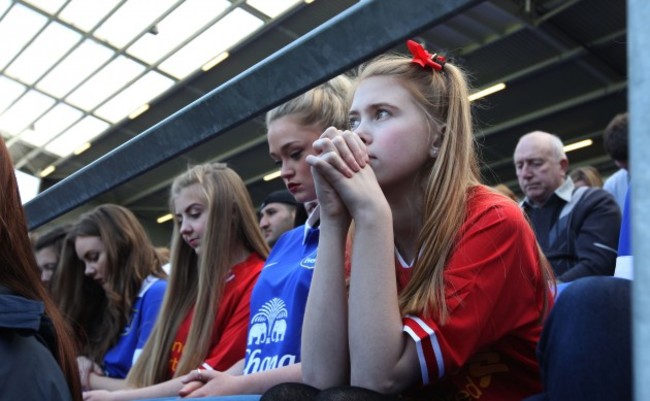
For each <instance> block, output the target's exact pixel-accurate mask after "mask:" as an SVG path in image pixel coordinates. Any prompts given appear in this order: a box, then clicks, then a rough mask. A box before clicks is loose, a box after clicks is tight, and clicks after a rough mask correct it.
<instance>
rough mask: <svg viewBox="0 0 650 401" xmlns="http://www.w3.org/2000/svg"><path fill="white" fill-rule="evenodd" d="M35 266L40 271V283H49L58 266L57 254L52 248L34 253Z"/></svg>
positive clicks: (47, 247)
mask: <svg viewBox="0 0 650 401" xmlns="http://www.w3.org/2000/svg"><path fill="white" fill-rule="evenodd" d="M34 256H36V264H37V265H38V268H39V269H40V270H41V281H43V282H44V283H47V282H49V281H50V280H51V279H52V275H53V274H54V270H56V266H57V265H58V264H59V253H58V252H57V249H56V248H55V247H54V246H46V247H45V248H42V249H40V250H38V251H36V253H35V255H34Z"/></svg>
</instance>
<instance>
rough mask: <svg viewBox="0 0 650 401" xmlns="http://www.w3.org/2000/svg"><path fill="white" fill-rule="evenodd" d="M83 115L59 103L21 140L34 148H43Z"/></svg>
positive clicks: (22, 135)
mask: <svg viewBox="0 0 650 401" xmlns="http://www.w3.org/2000/svg"><path fill="white" fill-rule="evenodd" d="M82 115H83V113H82V112H81V111H79V110H77V109H75V108H73V107H70V106H68V105H67V104H64V103H59V104H57V105H56V106H54V107H53V108H52V110H50V111H48V112H47V113H46V114H45V115H44V116H43V117H41V118H40V119H39V120H38V121H36V122H35V123H34V124H32V127H30V128H29V129H27V130H25V131H23V133H22V134H21V135H20V139H21V140H23V141H25V142H27V143H29V144H32V145H34V146H43V145H45V144H46V143H47V142H49V141H50V140H51V139H52V138H54V137H55V136H57V135H59V134H60V133H61V132H62V131H63V130H65V129H66V128H68V127H70V126H71V125H72V124H74V123H75V122H76V121H77V120H79V119H80V118H81V116H82Z"/></svg>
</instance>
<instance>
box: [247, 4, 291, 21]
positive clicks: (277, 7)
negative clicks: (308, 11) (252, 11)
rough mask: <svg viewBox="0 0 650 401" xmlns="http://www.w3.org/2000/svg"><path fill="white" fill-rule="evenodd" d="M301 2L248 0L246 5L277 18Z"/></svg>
mask: <svg viewBox="0 0 650 401" xmlns="http://www.w3.org/2000/svg"><path fill="white" fill-rule="evenodd" d="M301 1H302V0H273V1H269V0H248V1H247V2H246V3H247V4H248V5H249V6H253V7H255V8H257V9H258V10H260V11H261V12H263V13H264V14H266V15H268V16H269V17H271V18H275V17H277V16H278V15H280V14H282V13H283V12H285V11H287V10H288V9H290V8H291V7H293V6H294V5H296V4H297V3H300V2H301Z"/></svg>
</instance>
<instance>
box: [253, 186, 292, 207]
mask: <svg viewBox="0 0 650 401" xmlns="http://www.w3.org/2000/svg"><path fill="white" fill-rule="evenodd" d="M269 203H286V204H287V205H291V206H298V205H299V204H300V203H298V202H296V199H295V198H294V197H293V195H291V192H289V191H287V190H286V189H281V190H279V191H273V192H271V193H270V194H268V195H266V198H264V201H262V204H261V205H260V210H262V209H264V206H266V205H268V204H269Z"/></svg>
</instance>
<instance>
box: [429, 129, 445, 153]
mask: <svg viewBox="0 0 650 401" xmlns="http://www.w3.org/2000/svg"><path fill="white" fill-rule="evenodd" d="M446 130H447V126H446V125H445V124H443V125H441V126H440V132H439V133H438V135H437V136H436V138H435V140H434V141H433V143H432V144H431V147H430V148H429V156H431V158H432V159H435V158H437V157H438V153H440V147H441V146H442V140H443V138H444V137H445V131H446Z"/></svg>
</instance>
